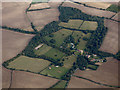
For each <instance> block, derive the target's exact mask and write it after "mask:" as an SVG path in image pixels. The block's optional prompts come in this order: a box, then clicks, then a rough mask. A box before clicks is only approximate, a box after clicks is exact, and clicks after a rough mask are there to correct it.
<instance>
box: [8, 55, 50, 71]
mask: <svg viewBox="0 0 120 90" xmlns="http://www.w3.org/2000/svg"><path fill="white" fill-rule="evenodd" d="M50 63H51V62H49V61H47V60H43V59H37V58H29V57H26V56H20V57H18V58H17V59H15V60H14V61H12V62H10V63H9V65H8V68H15V69H17V70H25V71H26V70H29V71H31V72H36V73H38V72H40V71H41V70H43V69H44V68H46V67H47V66H48V65H49V64H50Z"/></svg>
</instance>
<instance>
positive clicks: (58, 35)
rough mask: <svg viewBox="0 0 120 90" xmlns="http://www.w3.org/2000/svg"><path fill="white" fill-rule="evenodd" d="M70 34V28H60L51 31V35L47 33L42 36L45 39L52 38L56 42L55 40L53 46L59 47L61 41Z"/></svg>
mask: <svg viewBox="0 0 120 90" xmlns="http://www.w3.org/2000/svg"><path fill="white" fill-rule="evenodd" d="M70 34H72V31H71V30H67V29H62V30H59V31H57V32H55V33H53V34H52V35H53V37H50V36H49V35H48V36H46V37H44V39H45V40H46V41H48V42H49V41H50V40H51V39H54V40H55V41H56V42H55V46H57V47H60V45H61V44H62V43H63V41H64V39H65V38H66V37H67V36H69V35H70Z"/></svg>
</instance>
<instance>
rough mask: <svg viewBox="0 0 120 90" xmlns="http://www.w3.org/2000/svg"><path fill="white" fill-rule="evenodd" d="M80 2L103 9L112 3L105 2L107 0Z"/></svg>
mask: <svg viewBox="0 0 120 90" xmlns="http://www.w3.org/2000/svg"><path fill="white" fill-rule="evenodd" d="M75 1H79V0H75ZM80 3H84V4H86V5H88V6H92V7H96V8H102V9H107V8H108V7H109V6H110V5H111V4H110V3H105V2H80Z"/></svg>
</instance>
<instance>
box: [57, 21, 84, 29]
mask: <svg viewBox="0 0 120 90" xmlns="http://www.w3.org/2000/svg"><path fill="white" fill-rule="evenodd" d="M82 22H83V20H79V19H71V20H69V21H68V23H64V22H61V23H59V26H62V27H67V28H74V29H78V28H79V27H80V25H81V24H82Z"/></svg>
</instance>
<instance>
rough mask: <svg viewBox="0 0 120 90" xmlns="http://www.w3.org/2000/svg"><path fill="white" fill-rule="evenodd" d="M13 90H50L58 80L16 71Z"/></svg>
mask: <svg viewBox="0 0 120 90" xmlns="http://www.w3.org/2000/svg"><path fill="white" fill-rule="evenodd" d="M12 81H13V82H12V86H11V88H49V87H50V86H52V85H53V84H55V83H56V82H58V80H57V79H54V78H49V77H45V76H42V75H38V74H33V73H28V72H22V71H14V72H13V79H12Z"/></svg>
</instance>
